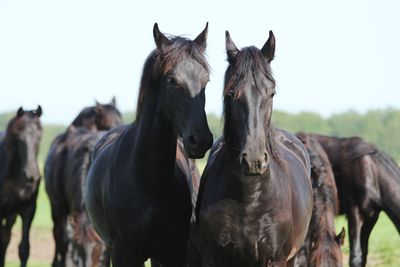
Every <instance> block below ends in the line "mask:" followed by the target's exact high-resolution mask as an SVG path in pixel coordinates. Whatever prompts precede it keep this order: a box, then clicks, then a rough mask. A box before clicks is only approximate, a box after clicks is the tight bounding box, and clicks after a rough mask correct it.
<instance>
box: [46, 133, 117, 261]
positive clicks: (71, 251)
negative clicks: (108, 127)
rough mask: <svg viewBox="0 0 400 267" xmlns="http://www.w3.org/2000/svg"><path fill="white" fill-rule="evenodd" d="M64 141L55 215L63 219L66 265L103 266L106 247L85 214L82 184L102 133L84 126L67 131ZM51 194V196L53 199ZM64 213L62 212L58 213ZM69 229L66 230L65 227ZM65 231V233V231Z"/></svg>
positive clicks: (106, 259)
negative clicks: (65, 146) (62, 165)
mask: <svg viewBox="0 0 400 267" xmlns="http://www.w3.org/2000/svg"><path fill="white" fill-rule="evenodd" d="M70 131H72V132H70V133H68V137H67V139H66V142H65V143H66V145H67V147H68V154H67V157H66V161H65V162H64V170H65V172H64V175H63V176H60V177H59V178H62V179H61V180H58V181H57V182H58V188H57V189H58V191H57V193H61V192H62V193H63V194H62V195H61V194H60V195H58V197H59V198H58V199H57V201H58V202H56V201H54V199H53V201H52V206H53V207H54V206H55V205H56V204H57V209H58V210H59V211H58V212H59V214H60V215H62V216H64V220H66V219H67V218H68V220H67V222H66V229H64V231H66V233H64V235H66V236H67V242H68V251H67V253H66V256H65V262H66V266H79V267H97V266H107V263H108V262H109V259H108V258H107V256H108V255H107V253H106V246H105V244H104V242H103V241H102V240H101V239H100V237H99V236H98V235H97V233H96V232H95V230H94V229H93V226H92V225H91V223H90V221H89V218H88V216H87V213H86V205H85V200H84V196H83V185H84V183H85V178H86V174H87V171H88V169H89V163H90V154H91V151H92V149H93V147H94V145H95V144H96V142H97V141H98V140H99V139H100V138H101V136H103V135H104V133H105V132H104V131H101V132H92V131H90V130H88V129H86V128H84V127H79V128H77V129H70ZM60 191H61V192H60ZM54 193H56V192H53V196H54ZM62 211H64V213H62ZM68 226H69V227H68ZM68 230H69V231H68Z"/></svg>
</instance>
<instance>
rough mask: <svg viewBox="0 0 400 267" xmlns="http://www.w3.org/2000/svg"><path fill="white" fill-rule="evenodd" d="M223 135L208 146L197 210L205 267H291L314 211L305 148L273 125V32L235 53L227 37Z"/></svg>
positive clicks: (294, 138)
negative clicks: (260, 43) (256, 44)
mask: <svg viewBox="0 0 400 267" xmlns="http://www.w3.org/2000/svg"><path fill="white" fill-rule="evenodd" d="M226 49H227V54H228V62H229V66H228V69H227V71H226V73H225V89H224V112H225V122H224V135H223V137H222V138H221V139H220V140H219V141H218V142H217V143H216V144H215V145H214V146H213V148H212V150H211V153H210V156H209V159H208V162H207V166H206V168H205V170H204V173H203V175H202V178H201V182H200V191H199V197H198V201H197V206H196V217H197V222H198V227H197V228H198V238H199V243H200V255H201V264H202V266H210V267H212V266H219V267H223V266H229V267H235V266H260V267H261V266H262V267H265V266H292V264H293V257H294V256H295V254H296V253H297V251H298V250H299V249H300V247H301V246H302V244H303V242H304V239H305V237H306V233H307V229H308V224H309V222H310V218H311V212H312V189H311V183H310V176H309V175H310V164H309V158H308V154H307V151H306V149H305V148H304V146H303V144H302V143H301V142H300V141H299V140H298V139H297V138H296V137H295V136H294V135H292V134H289V133H287V132H285V131H282V130H279V129H276V128H273V127H272V126H271V125H270V122H271V114H272V98H273V96H274V94H275V80H274V79H273V78H272V75H271V67H270V62H271V60H272V59H273V57H274V51H275V37H274V35H273V33H272V32H270V34H269V39H268V41H267V42H266V43H265V45H264V46H263V48H262V49H261V50H259V49H258V48H256V47H253V46H251V47H246V48H243V49H241V50H238V49H237V48H236V46H235V44H234V43H233V41H232V40H231V38H230V35H229V33H228V32H226Z"/></svg>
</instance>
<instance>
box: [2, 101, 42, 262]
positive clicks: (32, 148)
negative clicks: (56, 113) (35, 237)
mask: <svg viewBox="0 0 400 267" xmlns="http://www.w3.org/2000/svg"><path fill="white" fill-rule="evenodd" d="M41 115H42V108H41V107H40V106H38V108H37V109H36V110H30V111H25V110H23V108H22V107H21V108H19V109H18V111H17V114H16V116H15V117H14V118H12V119H11V121H10V122H9V123H8V126H7V130H6V132H5V134H4V135H2V137H0V221H1V224H0V227H1V229H0V266H4V261H5V255H6V250H7V246H8V243H9V241H10V237H11V229H12V226H13V225H14V223H15V220H16V218H17V216H18V215H19V216H21V219H22V238H21V242H20V244H19V258H20V260H21V266H26V264H27V261H28V257H29V231H30V228H31V224H32V220H33V217H34V215H35V211H36V199H37V195H38V189H39V184H40V171H39V166H38V161H37V155H38V152H39V144H40V140H41V138H42V126H41V123H40V116H41Z"/></svg>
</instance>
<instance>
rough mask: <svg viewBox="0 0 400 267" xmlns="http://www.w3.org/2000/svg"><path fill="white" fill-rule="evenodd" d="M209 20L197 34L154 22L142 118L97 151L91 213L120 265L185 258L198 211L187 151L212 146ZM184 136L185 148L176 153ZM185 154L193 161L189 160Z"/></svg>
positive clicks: (194, 153) (167, 264)
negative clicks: (173, 31)
mask: <svg viewBox="0 0 400 267" xmlns="http://www.w3.org/2000/svg"><path fill="white" fill-rule="evenodd" d="M207 31H208V27H207V26H206V28H205V29H204V30H203V31H202V32H201V33H200V34H199V35H198V36H197V37H196V38H195V39H194V40H193V41H192V40H189V39H186V38H183V37H173V38H171V39H169V38H168V37H166V36H165V35H164V34H162V33H161V32H160V30H159V29H158V25H157V24H155V25H154V28H153V36H154V40H155V43H156V47H157V48H156V49H155V50H153V52H152V53H151V54H150V55H149V57H148V58H147V60H146V62H145V64H144V68H143V73H142V79H141V84H140V92H139V99H138V105H137V112H136V121H135V122H134V123H131V124H129V125H126V126H121V127H118V128H116V129H113V130H111V131H110V132H109V133H108V134H107V135H106V136H105V137H104V138H103V139H102V140H100V142H99V144H98V145H97V146H96V148H95V150H94V153H93V162H92V164H91V166H90V170H89V173H88V176H87V183H86V186H85V193H86V203H87V209H88V213H89V216H90V219H91V221H92V223H93V225H94V227H95V229H96V231H97V232H98V233H99V235H100V236H101V237H102V239H103V240H104V241H105V242H106V243H107V245H108V246H110V247H111V250H112V251H111V258H112V264H113V266H114V267H122V266H130V267H132V266H135V267H139V266H140V267H141V266H143V263H144V261H145V260H146V259H148V258H151V259H152V262H153V263H156V262H157V263H160V264H161V265H162V266H164V267H171V266H174V267H183V266H186V261H187V259H186V250H187V239H188V235H189V226H190V218H191V214H192V205H191V195H190V185H189V184H188V180H190V179H189V177H190V175H191V171H190V166H189V165H188V161H187V159H186V157H187V156H189V157H190V158H200V157H203V156H204V154H205V153H206V151H207V150H208V149H209V148H210V147H211V144H212V135H211V132H210V130H209V128H208V124H207V119H206V114H205V111H204V106H205V87H206V85H207V83H208V80H209V71H208V64H207V61H206V59H205V55H204V52H205V48H206V39H207ZM178 138H182V142H183V144H184V151H183V150H182V151H178V152H181V155H180V156H179V154H178V157H177V142H178ZM185 161H186V162H185Z"/></svg>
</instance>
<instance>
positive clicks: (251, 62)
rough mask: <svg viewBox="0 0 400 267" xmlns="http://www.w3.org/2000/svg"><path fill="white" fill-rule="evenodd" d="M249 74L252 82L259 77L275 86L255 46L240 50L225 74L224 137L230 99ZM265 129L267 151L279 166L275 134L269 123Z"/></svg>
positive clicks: (236, 95)
mask: <svg viewBox="0 0 400 267" xmlns="http://www.w3.org/2000/svg"><path fill="white" fill-rule="evenodd" d="M249 72H251V74H252V76H253V78H254V80H255V81H256V83H257V81H258V80H259V79H260V75H263V76H265V77H267V79H268V80H269V81H271V82H272V83H273V84H274V85H275V79H274V78H273V77H272V74H271V67H270V66H269V64H267V62H266V60H265V58H264V57H263V55H262V54H261V51H260V50H259V49H258V48H257V47H255V46H249V47H245V48H243V49H241V50H240V51H239V53H238V54H237V56H236V58H235V60H234V62H231V63H230V64H229V66H228V68H227V70H226V72H225V84H224V91H223V99H224V100H223V102H224V109H223V117H224V121H225V123H224V130H223V132H224V136H227V133H228V132H229V126H230V125H229V121H230V115H231V114H230V110H231V99H232V98H235V99H237V98H239V96H240V94H241V91H242V90H243V81H244V79H245V77H246V75H247V74H248V73H249ZM265 127H266V129H267V151H268V153H269V154H270V155H271V156H272V157H273V158H274V159H275V160H276V161H277V162H278V163H279V164H280V165H282V164H283V161H282V159H281V158H280V155H279V152H278V148H277V146H276V143H275V142H274V140H275V132H274V130H273V127H271V121H270V120H269V121H267V122H266V125H265Z"/></svg>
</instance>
